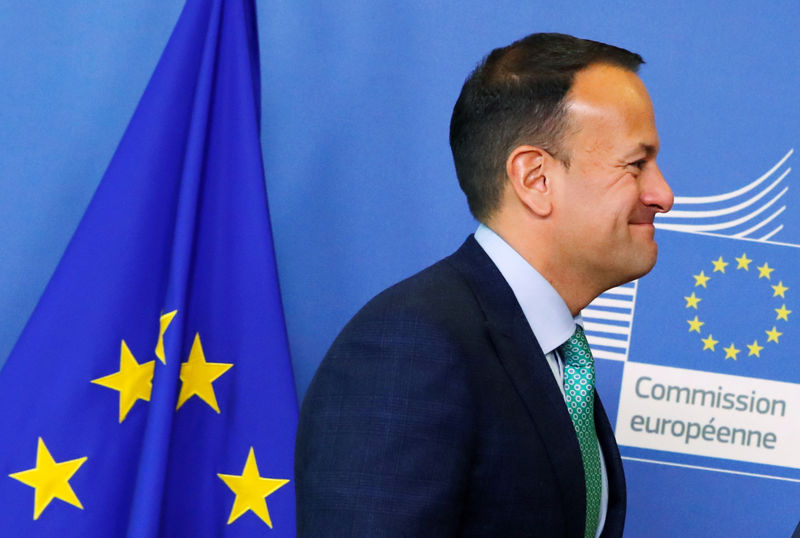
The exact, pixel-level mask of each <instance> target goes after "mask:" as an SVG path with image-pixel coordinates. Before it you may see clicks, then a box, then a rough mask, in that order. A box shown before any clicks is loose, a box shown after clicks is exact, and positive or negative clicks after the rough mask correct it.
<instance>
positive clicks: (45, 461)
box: [8, 437, 88, 519]
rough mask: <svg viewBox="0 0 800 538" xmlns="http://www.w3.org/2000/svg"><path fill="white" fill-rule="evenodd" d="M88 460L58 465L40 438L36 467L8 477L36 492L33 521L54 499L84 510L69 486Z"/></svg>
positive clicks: (64, 462) (63, 462)
mask: <svg viewBox="0 0 800 538" xmlns="http://www.w3.org/2000/svg"><path fill="white" fill-rule="evenodd" d="M87 459H88V458H86V457H85V456H84V457H83V458H77V459H74V460H69V461H62V462H61V463H56V460H54V459H53V456H51V455H50V451H49V450H47V446H46V445H45V444H44V441H43V440H42V438H41V437H39V442H38V444H37V447H36V467H34V468H33V469H28V470H27V471H20V472H18V473H12V474H10V475H8V476H10V477H11V478H13V479H14V480H19V481H20V482H22V483H23V484H25V485H26V486H30V487H32V488H33V489H34V490H36V491H35V493H34V495H33V519H39V516H40V515H42V512H43V511H44V509H45V508H47V506H48V505H49V504H50V502H51V501H52V500H53V499H61V500H62V501H64V502H66V503H69V504H71V505H73V506H77V507H78V508H80V509H81V510H83V505H82V504H81V501H80V500H79V499H78V496H77V495H75V491H74V490H73V489H72V486H70V485H69V479H70V478H72V475H74V474H75V473H76V472H77V471H78V469H80V467H81V465H83V463H84V462H85V461H86V460H87Z"/></svg>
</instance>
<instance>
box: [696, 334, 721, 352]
mask: <svg viewBox="0 0 800 538" xmlns="http://www.w3.org/2000/svg"><path fill="white" fill-rule="evenodd" d="M700 341H701V342H703V351H705V350H707V349H710V350H711V351H716V349H714V346H716V345H717V344H718V343H719V340H714V337H713V336H712V335H710V334H709V335H708V338H701V339H700Z"/></svg>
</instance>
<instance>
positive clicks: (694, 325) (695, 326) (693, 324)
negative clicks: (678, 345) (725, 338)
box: [686, 316, 705, 333]
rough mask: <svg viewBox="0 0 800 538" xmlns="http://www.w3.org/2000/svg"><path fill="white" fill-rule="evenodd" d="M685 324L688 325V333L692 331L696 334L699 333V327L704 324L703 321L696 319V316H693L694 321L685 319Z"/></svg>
mask: <svg viewBox="0 0 800 538" xmlns="http://www.w3.org/2000/svg"><path fill="white" fill-rule="evenodd" d="M686 323H688V324H689V332H692V331H694V332H697V333H699V332H700V327H702V326H703V325H705V322H704V321H700V320H699V319H697V316H695V317H694V319H687V320H686Z"/></svg>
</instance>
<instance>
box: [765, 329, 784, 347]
mask: <svg viewBox="0 0 800 538" xmlns="http://www.w3.org/2000/svg"><path fill="white" fill-rule="evenodd" d="M764 332H765V333H767V342H775V343H776V344H777V343H778V337H779V336H781V335H782V334H783V333H782V332H778V329H777V328H775V327H774V326H773V327H772V330H771V331H764Z"/></svg>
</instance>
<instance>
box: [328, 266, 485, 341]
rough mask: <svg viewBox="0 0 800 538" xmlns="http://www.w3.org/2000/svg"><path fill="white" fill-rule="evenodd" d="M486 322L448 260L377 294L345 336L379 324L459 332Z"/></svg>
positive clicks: (472, 294)
mask: <svg viewBox="0 0 800 538" xmlns="http://www.w3.org/2000/svg"><path fill="white" fill-rule="evenodd" d="M484 321H485V317H484V314H483V311H482V309H481V307H480V304H479V303H478V301H477V298H476V297H475V294H474V293H473V291H472V288H471V287H470V285H469V282H468V281H467V279H466V278H465V277H464V275H462V274H461V273H460V272H459V271H458V270H457V269H456V268H455V267H454V265H453V264H451V263H450V259H449V258H445V259H443V260H440V261H438V262H437V263H435V264H433V265H431V266H430V267H428V268H426V269H423V270H422V271H420V272H418V273H416V274H415V275H413V276H411V277H409V278H406V279H405V280H402V281H400V282H398V283H397V284H394V285H393V286H390V287H389V288H387V289H385V290H384V291H382V292H381V293H379V294H378V295H376V296H375V297H374V298H372V299H371V300H370V301H369V302H368V303H367V304H366V305H364V307H363V308H361V310H359V311H358V313H356V315H355V316H353V318H352V319H351V320H350V322H349V323H348V324H347V325H346V326H345V328H344V329H343V330H342V334H343V335H346V334H348V333H350V332H351V331H358V330H360V329H361V328H364V327H366V326H369V325H374V324H376V323H377V324H389V325H395V326H397V327H398V329H400V330H406V331H408V330H410V329H411V327H410V326H409V325H408V323H414V324H416V325H417V326H418V327H419V328H422V327H425V326H428V327H429V328H433V327H438V328H440V329H447V328H450V329H453V330H458V329H459V328H462V329H464V328H466V327H468V326H473V325H475V324H480V325H483V322H484Z"/></svg>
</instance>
